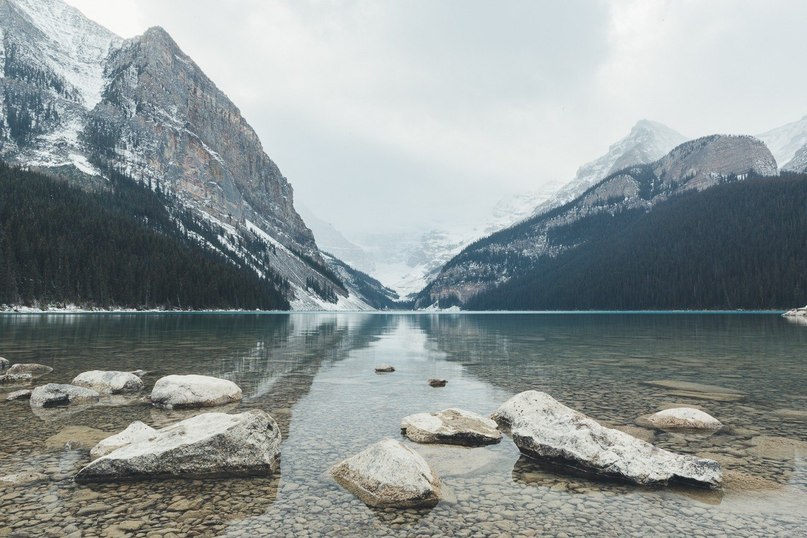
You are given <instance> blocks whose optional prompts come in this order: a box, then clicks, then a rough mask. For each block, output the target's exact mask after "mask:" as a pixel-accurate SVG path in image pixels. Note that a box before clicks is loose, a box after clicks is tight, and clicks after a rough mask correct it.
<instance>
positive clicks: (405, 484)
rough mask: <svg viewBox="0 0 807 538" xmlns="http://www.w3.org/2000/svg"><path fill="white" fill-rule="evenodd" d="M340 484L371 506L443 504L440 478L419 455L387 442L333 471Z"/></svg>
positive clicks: (405, 506)
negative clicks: (441, 501) (441, 502)
mask: <svg viewBox="0 0 807 538" xmlns="http://www.w3.org/2000/svg"><path fill="white" fill-rule="evenodd" d="M331 475H332V476H333V477H334V478H335V479H336V481H337V482H339V484H340V485H341V486H342V487H344V488H345V489H347V490H348V491H350V492H351V493H353V494H354V495H356V496H357V497H358V498H359V499H361V500H362V501H363V502H364V503H365V504H367V505H368V506H373V507H388V508H419V507H430V506H434V505H436V504H437V503H438V502H439V501H440V479H439V478H438V477H437V475H436V474H435V473H434V471H432V470H431V468H430V467H429V464H428V463H426V460H424V459H423V458H422V457H421V456H420V455H419V454H417V453H416V452H414V451H413V450H411V449H410V448H408V447H406V446H404V445H403V444H401V443H399V442H398V441H395V440H394V439H384V440H382V441H379V442H378V443H375V444H373V445H370V446H369V447H367V448H366V449H364V450H362V451H361V452H359V453H358V454H356V455H355V456H352V457H350V458H348V459H346V460H345V461H343V462H342V463H339V464H338V465H335V466H334V467H332V468H331Z"/></svg>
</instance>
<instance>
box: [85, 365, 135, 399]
mask: <svg viewBox="0 0 807 538" xmlns="http://www.w3.org/2000/svg"><path fill="white" fill-rule="evenodd" d="M73 384H74V385H76V386H79V387H85V388H88V389H92V390H94V391H96V392H98V393H100V394H126V393H131V392H137V391H139V390H141V389H142V388H143V380H142V379H140V378H139V377H137V376H136V375H134V374H130V373H129V372H115V371H104V370H91V371H89V372H82V373H80V374H79V375H77V376H76V377H75V378H74V379H73Z"/></svg>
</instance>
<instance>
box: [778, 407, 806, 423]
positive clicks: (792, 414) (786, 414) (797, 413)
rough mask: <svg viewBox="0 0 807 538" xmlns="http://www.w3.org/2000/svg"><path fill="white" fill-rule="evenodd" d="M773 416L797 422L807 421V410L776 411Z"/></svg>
mask: <svg viewBox="0 0 807 538" xmlns="http://www.w3.org/2000/svg"><path fill="white" fill-rule="evenodd" d="M771 414H773V415H774V416H777V417H779V418H783V419H785V420H792V421H796V422H802V421H807V410H805V409H776V410H775V411H772V412H771Z"/></svg>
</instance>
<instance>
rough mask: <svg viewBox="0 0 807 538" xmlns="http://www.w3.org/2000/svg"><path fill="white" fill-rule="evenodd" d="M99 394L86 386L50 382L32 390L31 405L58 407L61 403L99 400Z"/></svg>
mask: <svg viewBox="0 0 807 538" xmlns="http://www.w3.org/2000/svg"><path fill="white" fill-rule="evenodd" d="M99 396H100V395H99V394H98V393H97V392H96V391H94V390H92V389H86V388H84V387H77V386H75V385H66V384H60V383H48V384H47V385H42V386H40V387H36V388H35V389H34V390H33V391H31V402H30V403H31V407H56V406H59V405H69V404H83V403H93V402H97V401H98V398H99Z"/></svg>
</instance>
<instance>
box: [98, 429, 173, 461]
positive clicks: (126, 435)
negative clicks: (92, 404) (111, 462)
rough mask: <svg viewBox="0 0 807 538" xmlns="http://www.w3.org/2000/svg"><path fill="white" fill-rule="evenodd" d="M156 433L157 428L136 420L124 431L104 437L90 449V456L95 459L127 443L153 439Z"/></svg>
mask: <svg viewBox="0 0 807 538" xmlns="http://www.w3.org/2000/svg"><path fill="white" fill-rule="evenodd" d="M156 434H157V430H155V429H154V428H152V427H151V426H148V425H146V424H144V423H142V422H140V421H139V420H136V421H134V422H132V423H131V424H129V426H127V427H126V429H125V430H123V431H122V432H120V433H116V434H115V435H113V436H111V437H107V438H106V439H102V440H101V441H100V442H99V443H98V444H97V445H95V446H94V447H93V448H92V449H91V450H90V458H92V459H94V460H95V459H98V458H100V457H101V456H106V455H107V454H109V453H110V452H114V451H115V450H117V449H119V448H121V447H124V446H126V445H131V444H132V443H136V442H139V441H144V440H148V439H151V438H152V437H154V436H155V435H156Z"/></svg>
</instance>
